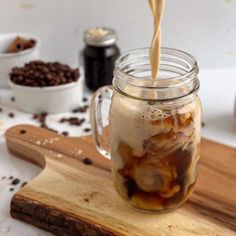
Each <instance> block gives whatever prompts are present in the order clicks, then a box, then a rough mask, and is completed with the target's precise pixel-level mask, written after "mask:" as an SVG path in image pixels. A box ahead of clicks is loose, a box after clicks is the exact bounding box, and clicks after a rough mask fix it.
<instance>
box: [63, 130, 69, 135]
mask: <svg viewBox="0 0 236 236" xmlns="http://www.w3.org/2000/svg"><path fill="white" fill-rule="evenodd" d="M61 134H62V135H64V136H68V135H69V133H68V132H67V131H63V132H62V133H61Z"/></svg>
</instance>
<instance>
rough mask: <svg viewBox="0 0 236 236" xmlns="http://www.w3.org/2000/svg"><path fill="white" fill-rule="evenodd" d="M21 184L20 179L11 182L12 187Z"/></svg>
mask: <svg viewBox="0 0 236 236" xmlns="http://www.w3.org/2000/svg"><path fill="white" fill-rule="evenodd" d="M19 183H20V180H19V179H18V178H15V179H13V180H12V182H11V184H12V185H17V184H19Z"/></svg>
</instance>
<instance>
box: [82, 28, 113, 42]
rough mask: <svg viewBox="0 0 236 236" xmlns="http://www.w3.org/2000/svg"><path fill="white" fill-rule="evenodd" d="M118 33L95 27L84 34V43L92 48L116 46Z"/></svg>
mask: <svg viewBox="0 0 236 236" xmlns="http://www.w3.org/2000/svg"><path fill="white" fill-rule="evenodd" d="M116 41H117V35H116V31H115V30H114V29H111V28H107V27H95V28H90V29H87V30H86V31H85V32H84V42H85V43H86V44H87V45H90V46H97V47H104V46H110V45H113V44H115V42H116Z"/></svg>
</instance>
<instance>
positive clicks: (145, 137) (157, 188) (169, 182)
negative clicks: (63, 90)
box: [90, 48, 202, 212]
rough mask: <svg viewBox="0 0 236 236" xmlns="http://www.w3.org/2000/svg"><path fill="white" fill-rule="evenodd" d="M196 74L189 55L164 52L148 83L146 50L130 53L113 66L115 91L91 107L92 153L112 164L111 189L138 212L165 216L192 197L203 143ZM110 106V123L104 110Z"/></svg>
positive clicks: (101, 94)
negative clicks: (154, 76) (155, 77)
mask: <svg viewBox="0 0 236 236" xmlns="http://www.w3.org/2000/svg"><path fill="white" fill-rule="evenodd" d="M198 71H199V70H198V65H197V62H196V60H195V59H194V57H192V56H191V55H190V54H188V53H186V52H183V51H179V50H176V49H170V48H162V51H161V65H160V72H159V78H158V80H152V79H151V69H150V61H149V49H137V50H133V51H130V52H127V53H125V54H124V55H122V56H121V57H120V58H119V59H118V60H117V62H116V66H115V70H114V80H113V86H112V87H103V88H101V89H99V90H98V91H97V92H96V93H95V95H94V97H93V99H92V104H91V114H90V115H91V123H92V128H93V134H94V140H95V142H96V145H97V148H98V150H99V152H100V153H102V154H103V155H104V156H105V157H108V158H111V161H112V165H111V166H112V179H113V183H114V187H115V189H116V190H117V192H118V193H119V195H120V196H121V197H122V198H123V199H124V200H125V201H127V202H128V203H129V204H131V205H132V206H133V207H135V208H138V209H142V210H147V211H157V212H164V211H169V210H171V209H175V208H177V207H178V206H180V205H181V204H182V203H184V202H185V201H186V200H187V199H188V198H189V196H190V194H191V193H192V191H193V188H194V186H195V183H196V179H197V166H198V160H199V145H200V137H201V135H200V132H201V113H202V112H201V103H200V99H199V97H198V90H199V80H198ZM107 99H111V106H110V109H109V123H106V122H104V120H105V117H103V116H104V115H103V114H104V112H103V109H102V107H103V106H102V104H103V103H104V101H105V100H107ZM107 133H108V135H107Z"/></svg>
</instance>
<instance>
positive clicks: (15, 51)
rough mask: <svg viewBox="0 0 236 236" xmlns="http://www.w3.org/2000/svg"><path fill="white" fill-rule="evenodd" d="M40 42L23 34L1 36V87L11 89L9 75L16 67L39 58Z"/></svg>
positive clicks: (34, 37) (31, 36) (32, 36)
mask: <svg viewBox="0 0 236 236" xmlns="http://www.w3.org/2000/svg"><path fill="white" fill-rule="evenodd" d="M39 48H40V40H39V38H38V37H36V36H34V35H30V34H23V33H8V34H0V87H9V73H10V71H11V69H12V68H13V67H15V66H23V65H24V64H25V63H27V62H29V61H32V60H37V59H38V58H39Z"/></svg>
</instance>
